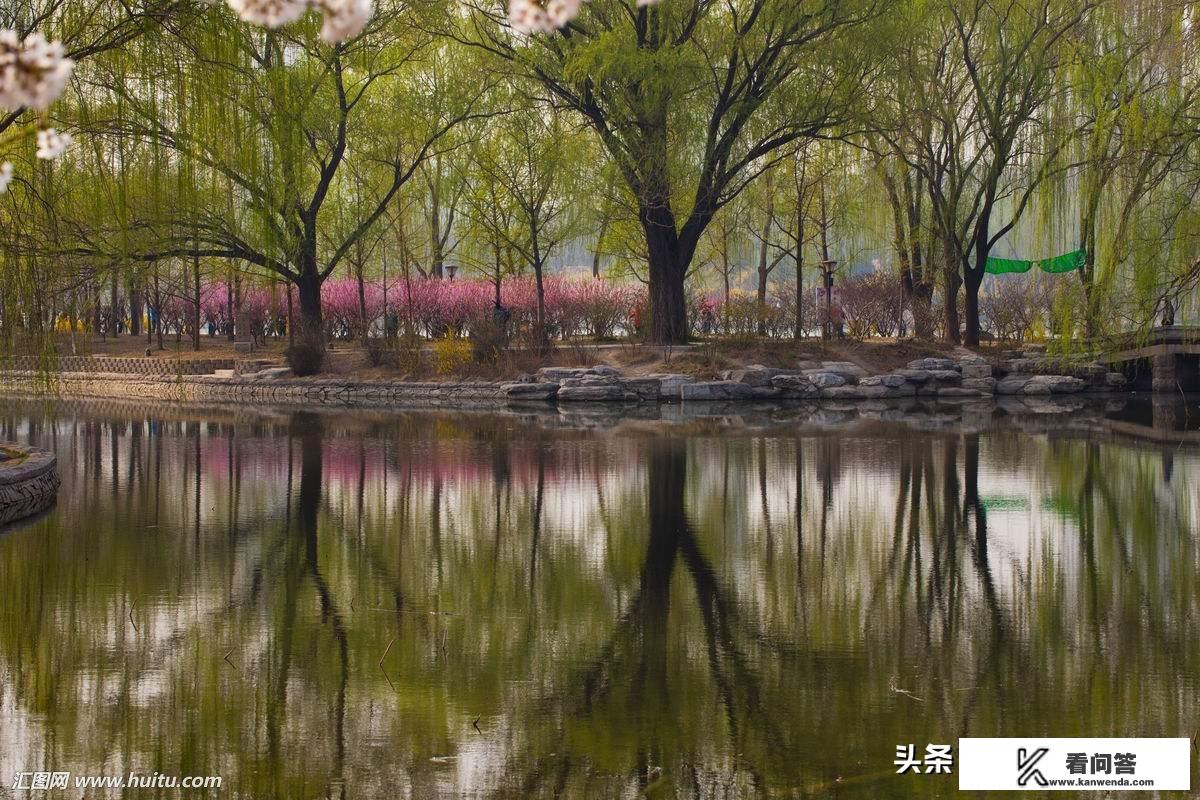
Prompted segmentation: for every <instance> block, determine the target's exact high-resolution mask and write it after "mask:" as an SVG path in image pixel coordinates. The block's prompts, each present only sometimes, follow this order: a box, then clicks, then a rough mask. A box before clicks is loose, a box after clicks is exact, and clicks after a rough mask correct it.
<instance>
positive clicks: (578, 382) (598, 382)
mask: <svg viewBox="0 0 1200 800" xmlns="http://www.w3.org/2000/svg"><path fill="white" fill-rule="evenodd" d="M619 383H620V381H619V380H617V379H616V378H614V377H613V376H612V375H591V374H588V375H581V376H579V377H578V378H563V379H562V381H560V385H561V386H563V387H564V388H571V389H575V388H578V387H582V386H615V385H617V384H619Z"/></svg>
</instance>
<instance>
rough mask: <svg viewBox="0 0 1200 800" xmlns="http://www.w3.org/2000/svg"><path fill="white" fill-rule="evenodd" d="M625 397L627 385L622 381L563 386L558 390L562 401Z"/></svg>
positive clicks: (602, 400) (604, 399) (573, 401)
mask: <svg viewBox="0 0 1200 800" xmlns="http://www.w3.org/2000/svg"><path fill="white" fill-rule="evenodd" d="M625 399H626V397H625V386H624V385H623V384H620V383H607V384H593V385H589V386H563V387H562V388H561V389H559V390H558V400H559V402H560V403H580V402H593V403H603V402H614V401H618V400H625Z"/></svg>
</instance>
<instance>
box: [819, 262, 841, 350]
mask: <svg viewBox="0 0 1200 800" xmlns="http://www.w3.org/2000/svg"><path fill="white" fill-rule="evenodd" d="M837 264H838V262H836V261H832V260H830V259H826V260H824V261H822V262H821V276H822V278H823V281H824V286H825V318H824V319H823V320H822V322H821V338H822V339H826V340H828V339H830V338H831V337H832V336H833V272H834V270H835V269H837Z"/></svg>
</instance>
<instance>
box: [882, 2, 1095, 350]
mask: <svg viewBox="0 0 1200 800" xmlns="http://www.w3.org/2000/svg"><path fill="white" fill-rule="evenodd" d="M1092 8H1093V4H1091V3H1070V2H1064V0H1037V2H1035V3H1033V4H1027V3H1022V2H1018V1H1017V0H948V1H947V2H946V3H945V4H936V5H932V6H931V5H929V4H924V3H916V4H913V6H912V7H911V8H910V9H909V10H910V11H911V12H912V15H913V17H914V18H915V19H917V20H919V22H920V24H919V25H917V26H915V27H914V26H910V31H909V32H905V33H903V34H902V39H901V41H899V42H898V43H897V44H896V45H895V49H894V51H893V52H894V53H895V54H896V60H895V62H894V63H892V64H891V65H890V69H891V71H892V73H893V75H894V76H895V77H896V80H894V82H892V86H893V90H894V91H895V92H896V93H897V94H896V97H895V98H894V100H898V101H899V103H898V106H897V107H898V108H899V109H900V110H899V113H898V118H897V119H896V120H894V121H895V123H896V128H895V129H893V130H888V131H884V132H883V133H882V137H883V138H884V140H885V141H886V142H887V143H888V145H889V146H890V148H891V152H893V153H895V154H897V155H898V156H900V157H901V158H902V159H903V160H904V161H905V162H906V163H907V164H908V165H909V166H910V167H911V168H912V169H914V170H917V171H918V172H919V173H920V175H921V178H922V181H923V183H924V185H925V187H926V191H927V193H928V197H929V201H930V206H931V213H932V216H933V225H934V228H935V230H936V233H937V236H938V238H939V240H940V245H941V250H942V257H943V258H944V263H945V264H946V265H947V272H946V285H945V287H944V300H945V307H946V328H947V335H948V337H949V338H950V339H951V340H952V341H958V340H959V339H960V335H961V334H960V329H959V319H958V314H957V304H956V296H957V294H958V291H959V288H960V285H961V288H962V290H963V293H964V303H963V308H964V312H965V332H966V343H967V344H968V345H976V344H978V343H979V333H980V328H979V288H980V285H981V284H982V282H983V276H984V274H985V268H986V264H987V259H988V257H989V255H990V254H991V251H992V248H993V247H994V246H995V245H996V243H997V242H998V241H999V240H1000V239H1002V238H1003V237H1004V236H1005V235H1007V234H1008V233H1009V231H1011V230H1012V229H1013V228H1014V227H1015V226H1016V225H1017V223H1018V222H1019V220H1020V219H1021V217H1022V215H1023V214H1024V213H1025V211H1026V210H1027V208H1028V207H1029V204H1030V202H1031V200H1032V199H1033V198H1034V196H1035V194H1036V192H1037V190H1038V188H1039V187H1040V186H1042V185H1043V183H1044V182H1045V181H1046V180H1047V179H1048V178H1049V177H1050V176H1051V175H1053V174H1054V172H1055V171H1056V170H1060V169H1061V168H1062V164H1061V162H1060V159H1059V155H1060V154H1061V153H1062V152H1063V150H1064V148H1065V147H1066V145H1067V143H1068V136H1067V135H1066V134H1065V133H1064V132H1063V131H1062V130H1061V129H1060V128H1059V127H1057V126H1056V125H1055V124H1054V118H1053V114H1052V113H1051V109H1052V107H1053V106H1054V104H1055V102H1056V100H1057V98H1059V97H1061V96H1062V95H1063V94H1064V93H1065V92H1067V91H1068V86H1067V84H1066V82H1065V81H1064V74H1063V72H1064V66H1065V65H1066V64H1067V63H1068V62H1069V60H1070V58H1071V57H1072V55H1073V50H1072V48H1071V47H1070V44H1071V42H1072V39H1073V37H1074V36H1076V35H1077V33H1078V32H1079V29H1080V25H1081V22H1082V20H1083V19H1084V18H1085V17H1086V15H1087V14H1089V13H1090V11H1091V10H1092Z"/></svg>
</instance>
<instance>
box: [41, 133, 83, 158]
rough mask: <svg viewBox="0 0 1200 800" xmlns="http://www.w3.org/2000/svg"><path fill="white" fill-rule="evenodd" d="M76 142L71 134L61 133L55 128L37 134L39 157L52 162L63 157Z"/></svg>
mask: <svg viewBox="0 0 1200 800" xmlns="http://www.w3.org/2000/svg"><path fill="white" fill-rule="evenodd" d="M74 141H75V137H73V136H71V134H69V133H59V132H58V131H56V130H55V129H54V128H46V129H44V130H40V131H38V133H37V154H36V155H37V157H38V158H40V159H42V160H43V161H52V160H54V159H56V158H58V157H59V156H61V155H62V154H63V153H64V152H65V151H66V149H67V148H68V147H70V146H71V144H72V143H73V142H74Z"/></svg>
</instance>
